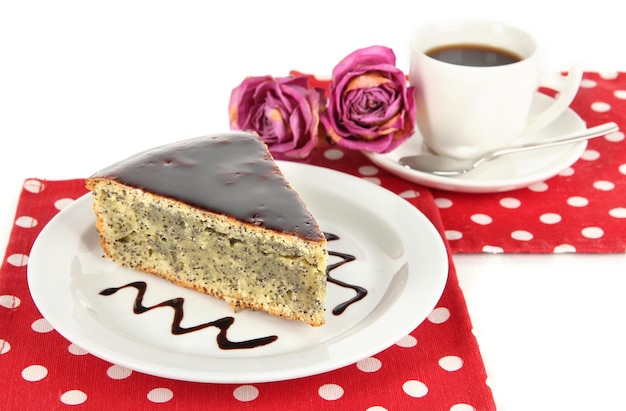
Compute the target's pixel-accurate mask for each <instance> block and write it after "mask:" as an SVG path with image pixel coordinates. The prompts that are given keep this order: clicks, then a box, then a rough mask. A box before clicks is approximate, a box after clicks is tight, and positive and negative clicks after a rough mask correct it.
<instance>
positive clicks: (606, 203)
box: [292, 71, 626, 253]
mask: <svg viewBox="0 0 626 411" xmlns="http://www.w3.org/2000/svg"><path fill="white" fill-rule="evenodd" d="M292 74H301V73H298V72H295V71H294V72H292ZM309 78H310V80H311V83H312V85H314V86H316V87H321V88H325V89H327V88H328V81H323V80H319V79H317V78H315V77H313V76H309ZM544 91H545V92H546V93H548V91H546V90H544ZM571 108H572V109H573V110H574V111H575V112H576V113H577V114H578V115H579V116H580V117H581V118H582V119H583V120H584V121H585V122H586V123H587V126H588V127H593V126H596V125H599V124H602V123H605V122H609V121H613V122H616V123H617V124H618V125H619V126H620V131H618V132H616V133H611V134H609V135H607V136H605V137H600V138H596V139H593V140H590V141H589V143H588V146H587V149H586V151H585V152H584V153H583V155H582V157H581V158H580V159H579V160H578V161H577V162H576V163H575V164H573V165H572V166H571V167H569V168H567V169H566V170H563V171H562V172H561V173H560V174H559V175H557V176H555V177H553V178H550V179H548V180H546V181H543V182H540V183H537V184H533V185H532V186H530V187H528V188H523V189H518V190H515V191H509V192H503V193H488V194H468V193H459V192H450V191H442V190H436V189H432V190H431V192H432V194H433V197H434V199H435V203H436V204H437V206H438V208H439V212H440V214H441V219H442V221H443V225H444V227H445V230H446V231H445V232H446V237H447V239H448V240H449V241H450V247H451V249H452V252H453V253H472V252H488V253H502V252H505V253H520V252H529V253H553V252H554V253H561V252H581V253H589V252H602V253H610V252H626V140H625V138H624V131H622V130H626V73H605V74H600V73H591V72H588V73H585V74H584V78H583V81H582V86H581V88H580V90H579V92H578V94H577V96H576V98H575V100H574V101H573V103H572V104H571ZM555 137H556V136H555ZM361 164H362V165H361V166H363V167H364V166H366V165H368V164H370V163H369V162H368V161H366V160H363V161H361ZM324 165H326V166H329V167H334V165H332V164H331V163H329V162H325V163H324ZM370 166H371V167H373V165H371V164H370ZM357 168H358V167H357ZM368 170H369V171H368V172H369V175H363V174H361V175H363V176H365V177H369V178H376V179H381V178H383V177H382V176H385V177H384V178H387V181H388V184H387V185H385V186H386V187H387V186H394V185H396V184H403V185H405V184H404V183H401V181H400V180H399V179H389V178H388V176H387V174H386V173H385V172H383V171H380V170H378V169H377V168H371V169H368ZM348 171H350V172H356V173H358V170H348ZM405 186H406V185H405ZM407 187H410V186H407Z"/></svg>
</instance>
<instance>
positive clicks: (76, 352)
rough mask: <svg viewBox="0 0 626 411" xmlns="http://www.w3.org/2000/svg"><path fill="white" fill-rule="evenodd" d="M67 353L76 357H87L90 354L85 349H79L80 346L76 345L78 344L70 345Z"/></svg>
mask: <svg viewBox="0 0 626 411" xmlns="http://www.w3.org/2000/svg"><path fill="white" fill-rule="evenodd" d="M67 351H69V353H70V354H74V355H87V354H89V353H88V352H87V350H85V349H83V348H81V347H79V346H78V345H76V344H70V345H69V346H68V347H67Z"/></svg>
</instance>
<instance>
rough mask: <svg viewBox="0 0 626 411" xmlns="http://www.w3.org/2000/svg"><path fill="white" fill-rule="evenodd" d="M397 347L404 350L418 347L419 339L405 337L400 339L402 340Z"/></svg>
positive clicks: (410, 336)
mask: <svg viewBox="0 0 626 411" xmlns="http://www.w3.org/2000/svg"><path fill="white" fill-rule="evenodd" d="M396 345H398V346H399V347H402V348H411V347H415V346H416V345H417V338H415V337H413V336H412V335H405V336H404V337H402V338H400V340H398V342H397V343H396Z"/></svg>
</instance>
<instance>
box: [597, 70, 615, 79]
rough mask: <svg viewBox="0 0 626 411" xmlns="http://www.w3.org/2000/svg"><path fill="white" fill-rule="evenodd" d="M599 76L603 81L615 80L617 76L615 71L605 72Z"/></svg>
mask: <svg viewBox="0 0 626 411" xmlns="http://www.w3.org/2000/svg"><path fill="white" fill-rule="evenodd" d="M599 75H600V77H602V78H603V79H605V80H615V79H616V78H617V76H618V74H617V71H605V72H602V73H599Z"/></svg>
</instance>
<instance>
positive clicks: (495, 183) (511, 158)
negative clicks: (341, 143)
mask: <svg viewBox="0 0 626 411" xmlns="http://www.w3.org/2000/svg"><path fill="white" fill-rule="evenodd" d="M552 101H553V98H552V97H549V96H546V95H545V94H541V93H536V94H535V99H534V101H533V107H532V112H533V113H537V112H540V111H542V110H543V109H545V108H546V107H548V105H550V104H551V103H552ZM450 121H454V119H450ZM585 127H586V126H585V122H584V121H583V120H582V119H581V118H580V117H579V116H578V115H577V114H576V113H575V112H574V111H573V110H571V109H567V110H566V111H565V112H564V113H563V114H562V115H561V116H560V117H559V118H557V119H556V120H555V121H554V122H553V123H552V124H550V125H548V126H547V127H546V128H544V129H542V130H540V131H538V132H536V133H533V134H529V135H525V136H522V137H520V138H519V139H517V140H516V141H514V142H513V144H523V143H527V142H530V141H541V140H546V139H553V138H556V137H558V136H560V135H564V134H568V133H572V132H575V131H580V130H584V129H585ZM586 147H587V142H586V141H581V142H578V143H572V144H569V145H564V146H560V147H552V148H545V149H540V150H532V151H528V152H525V153H517V154H510V155H506V156H502V157H499V158H497V159H495V160H493V161H490V162H487V163H484V164H483V165H481V166H480V167H478V168H476V169H474V170H472V171H470V172H469V173H466V174H463V175H460V176H456V177H443V176H437V175H434V174H429V173H425V172H421V171H417V170H413V169H410V168H408V167H404V166H403V165H401V164H400V163H399V162H398V160H399V159H400V158H401V157H404V156H408V155H414V154H419V153H421V152H423V151H424V148H423V146H422V137H421V135H420V134H419V132H416V133H415V135H413V136H412V137H411V138H410V139H409V140H407V141H406V142H405V143H404V144H402V145H401V146H400V147H398V148H397V149H395V150H393V151H392V152H390V153H387V154H377V153H367V152H366V153H365V155H366V156H367V157H368V158H369V159H370V160H371V161H373V162H374V163H375V164H377V165H378V166H380V167H382V168H384V169H386V170H387V171H389V172H391V173H393V174H395V175H397V176H398V177H401V178H404V179H406V180H409V181H412V182H414V183H417V184H421V185H424V186H427V187H432V188H437V189H440V190H447V191H459V192H466V193H491V192H502V191H510V190H515V189H518V188H523V187H528V186H530V185H532V184H534V183H537V182H540V181H544V180H547V179H548V178H550V177H553V176H555V175H557V174H558V173H560V172H561V171H563V170H564V169H566V168H567V167H569V166H571V165H572V164H574V163H575V162H576V161H577V160H578V159H579V158H580V156H581V155H582V153H583V152H584V151H585V148H586Z"/></svg>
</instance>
